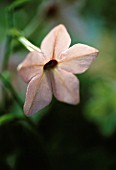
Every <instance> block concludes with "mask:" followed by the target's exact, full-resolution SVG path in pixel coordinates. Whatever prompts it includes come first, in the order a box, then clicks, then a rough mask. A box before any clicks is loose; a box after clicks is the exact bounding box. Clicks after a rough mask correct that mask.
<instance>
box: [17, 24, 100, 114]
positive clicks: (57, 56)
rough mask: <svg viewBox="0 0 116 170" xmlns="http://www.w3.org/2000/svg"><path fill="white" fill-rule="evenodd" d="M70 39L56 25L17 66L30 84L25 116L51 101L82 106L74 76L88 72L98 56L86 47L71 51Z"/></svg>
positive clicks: (77, 81)
mask: <svg viewBox="0 0 116 170" xmlns="http://www.w3.org/2000/svg"><path fill="white" fill-rule="evenodd" d="M70 43H71V39H70V36H69V34H68V32H67V30H66V28H65V27H64V26H63V25H58V26H56V27H55V28H54V29H53V30H51V32H50V33H48V35H47V36H46V37H45V38H44V40H43V41H42V43H41V48H40V49H39V48H37V47H36V48H35V50H31V52H30V53H29V54H28V55H27V57H26V59H25V60H24V61H23V62H22V63H21V64H20V65H19V66H18V71H19V74H20V75H21V77H22V79H23V80H24V81H25V82H26V83H28V87H27V93H26V100H25V104H24V113H25V114H26V115H27V116H30V115H32V114H34V113H36V112H38V111H39V110H41V109H42V108H44V107H45V106H47V105H48V104H49V103H50V102H51V100H52V94H53V95H54V96H55V97H56V98H57V99H58V100H59V101H61V102H65V103H69V104H74V105H75V104H78V103H79V100H80V99H79V80H78V79H77V77H76V76H75V75H73V74H80V73H83V72H85V71H86V70H87V69H88V68H89V66H90V64H91V62H92V61H93V60H94V59H95V58H96V56H97V55H98V50H97V49H95V48H93V47H90V46H88V45H84V44H75V45H73V46H72V47H70V48H69V46H70Z"/></svg>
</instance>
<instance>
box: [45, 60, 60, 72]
mask: <svg viewBox="0 0 116 170" xmlns="http://www.w3.org/2000/svg"><path fill="white" fill-rule="evenodd" d="M57 64H58V62H57V61H56V60H50V61H49V62H48V63H46V64H45V65H44V70H47V69H51V68H54V67H55V66H56V65H57Z"/></svg>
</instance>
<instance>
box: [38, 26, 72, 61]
mask: <svg viewBox="0 0 116 170" xmlns="http://www.w3.org/2000/svg"><path fill="white" fill-rule="evenodd" d="M70 43H71V39H70V36H69V34H68V32H67V30H66V28H65V26H63V25H59V26H56V27H55V28H54V29H53V30H51V31H50V33H48V35H47V36H46V37H45V38H44V40H43V41H42V44H41V50H42V52H43V53H44V54H45V56H46V57H47V59H49V60H50V59H56V60H57V59H59V56H60V54H61V52H62V51H64V50H67V49H68V47H69V46H70Z"/></svg>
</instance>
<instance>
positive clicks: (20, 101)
mask: <svg viewBox="0 0 116 170" xmlns="http://www.w3.org/2000/svg"><path fill="white" fill-rule="evenodd" d="M0 79H1V80H2V83H3V84H4V86H5V87H6V88H7V89H8V90H9V91H10V93H11V94H12V96H13V98H14V99H15V101H16V102H17V104H18V105H19V107H20V108H21V109H22V108H23V105H24V102H23V101H22V100H21V98H20V97H19V95H18V94H17V92H16V91H15V89H14V88H13V86H12V84H11V83H10V82H9V81H8V80H7V79H6V78H5V77H4V76H3V75H2V74H1V73H0ZM24 119H25V120H26V121H27V122H28V123H29V124H30V126H31V127H32V128H33V129H34V130H35V131H37V128H36V125H35V124H34V123H33V122H32V121H31V120H30V119H29V118H28V117H26V116H25V117H24Z"/></svg>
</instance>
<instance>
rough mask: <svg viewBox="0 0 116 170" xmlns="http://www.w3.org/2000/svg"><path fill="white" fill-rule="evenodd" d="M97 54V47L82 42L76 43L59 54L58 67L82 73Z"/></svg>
mask: <svg viewBox="0 0 116 170" xmlns="http://www.w3.org/2000/svg"><path fill="white" fill-rule="evenodd" d="M97 55H98V50H97V49H95V48H93V47H90V46H88V45H84V44H76V45H73V46H72V47H71V48H69V49H68V50H67V51H65V52H64V53H62V54H61V58H62V59H61V61H60V63H59V67H60V68H62V69H64V70H66V71H69V72H71V73H74V74H79V73H83V72H84V71H86V70H87V69H88V68H89V66H90V64H91V63H92V61H93V60H94V59H95V58H96V56H97Z"/></svg>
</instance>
